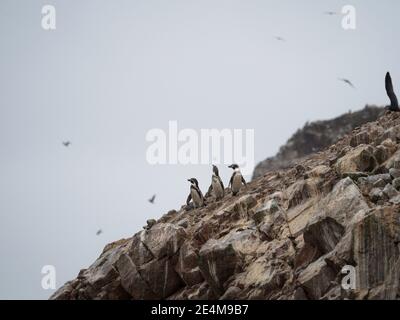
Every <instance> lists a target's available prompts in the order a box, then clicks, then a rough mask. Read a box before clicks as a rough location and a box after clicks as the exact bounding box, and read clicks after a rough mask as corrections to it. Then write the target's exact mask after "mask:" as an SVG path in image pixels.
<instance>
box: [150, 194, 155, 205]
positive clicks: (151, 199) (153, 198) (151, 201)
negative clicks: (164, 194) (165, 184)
mask: <svg viewBox="0 0 400 320" xmlns="http://www.w3.org/2000/svg"><path fill="white" fill-rule="evenodd" d="M154 200H156V195H155V194H153V196H152V197H151V198H150V199H149V202H150V203H152V204H154Z"/></svg>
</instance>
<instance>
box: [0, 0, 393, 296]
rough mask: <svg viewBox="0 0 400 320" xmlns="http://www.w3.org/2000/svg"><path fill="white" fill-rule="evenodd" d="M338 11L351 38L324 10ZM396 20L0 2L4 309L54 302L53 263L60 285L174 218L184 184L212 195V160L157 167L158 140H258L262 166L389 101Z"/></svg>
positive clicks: (309, 11) (234, 1) (313, 12)
mask: <svg viewBox="0 0 400 320" xmlns="http://www.w3.org/2000/svg"><path fill="white" fill-rule="evenodd" d="M44 5H52V6H54V8H55V9H56V29H55V30H45V29H43V27H42V18H43V14H42V7H43V6H44ZM344 5H353V6H354V8H355V9H356V18H357V20H356V29H354V30H353V29H351V30H345V29H343V28H342V23H341V20H342V18H343V17H342V16H340V15H333V16H328V15H325V14H323V13H324V12H325V11H337V12H340V11H341V8H342V7H343V6H344ZM399 12H400V2H399V1H397V0H382V1H375V0H354V1H348V2H347V1H336V0H327V1H317V0H302V1H298V0H279V1H272V0H246V1H244V0H241V1H238V0H201V1H200V0H169V1H163V0H146V1H144V0H141V1H138V0H113V1H105V0H80V1H61V0H58V1H55V0H46V1H42V0H24V1H23V0H2V1H1V2H0V39H1V41H0V86H1V91H0V150H1V151H0V262H1V263H0V299H47V298H48V297H49V296H50V295H51V294H52V293H53V292H54V290H51V289H50V290H48V289H44V288H43V287H42V284H41V282H42V279H43V276H44V275H43V274H42V272H41V271H42V268H43V266H46V265H51V266H54V268H55V270H56V285H57V288H58V287H60V286H61V285H62V284H64V283H65V282H66V281H68V280H71V279H73V278H75V277H76V276H77V274H78V272H79V270H80V269H82V268H87V267H88V266H89V265H90V264H91V263H92V262H94V260H95V259H96V258H97V257H98V256H99V255H100V253H101V251H102V249H103V248H104V246H105V245H106V244H107V243H109V242H112V241H115V240H118V239H121V238H128V237H130V236H132V235H133V234H134V233H136V232H137V231H140V230H141V229H142V226H143V225H145V223H146V220H147V219H152V218H159V217H161V216H162V215H163V214H165V213H166V212H168V211H169V210H171V209H179V208H180V207H181V206H182V205H183V204H184V202H185V201H186V197H187V195H188V193H189V183H188V182H187V179H188V178H191V177H196V178H198V180H199V181H200V187H201V188H202V189H203V190H204V191H206V190H207V188H208V185H209V184H210V181H211V163H210V164H189V165H183V164H181V163H180V164H165V165H160V164H156V165H153V164H151V163H149V161H148V158H147V156H146V154H147V151H148V148H149V145H150V143H149V141H147V140H146V135H147V134H148V132H149V131H151V130H152V129H155V128H160V129H162V130H164V132H166V133H168V126H169V122H170V121H176V123H177V126H178V130H182V129H185V128H189V129H192V130H195V132H200V130H202V129H219V130H222V129H224V128H227V129H230V130H233V129H242V130H245V129H252V130H254V158H255V162H256V163H257V162H258V161H261V160H263V159H265V158H266V157H268V156H272V155H274V154H275V153H276V152H277V151H278V149H279V147H280V146H281V145H282V144H284V143H285V142H286V141H287V139H288V138H289V137H290V136H291V135H292V134H293V133H294V132H295V131H296V130H297V129H298V128H300V127H302V126H303V125H304V124H305V123H306V122H307V121H314V120H323V119H330V118H333V117H336V116H338V115H340V114H342V113H345V112H348V111H349V110H357V109H361V108H363V107H364V106H365V105H366V104H377V105H385V104H388V100H387V97H386V95H385V91H384V76H385V73H386V71H389V70H390V71H391V74H392V77H393V80H394V85H395V86H397V88H398V90H399V92H400V61H399V59H400V58H399V57H400V54H399V53H400V52H399V51H400V50H399V49H400V47H399V45H400V44H399V41H397V39H398V34H397V32H396V30H398V20H399V19H398V15H399ZM277 36H279V37H282V38H284V39H285V40H286V41H278V40H276V38H275V37H277ZM338 78H348V79H350V80H351V81H352V82H353V83H354V85H355V87H356V88H355V89H353V88H351V87H349V86H347V85H346V84H345V83H343V82H340V81H339V80H338ZM66 140H69V141H71V145H70V146H69V147H68V148H67V147H64V146H63V145H62V141H66ZM220 174H221V176H222V178H223V180H224V181H225V184H227V182H228V181H229V177H230V174H231V171H230V169H229V168H227V167H226V166H225V165H221V166H220ZM246 179H250V176H247V177H246ZM154 193H156V194H157V197H156V201H155V204H154V205H152V204H150V203H149V202H148V201H147V199H148V198H150V197H151V196H152V195H153V194H154ZM98 229H102V230H103V233H102V234H101V235H99V236H96V231H97V230H98Z"/></svg>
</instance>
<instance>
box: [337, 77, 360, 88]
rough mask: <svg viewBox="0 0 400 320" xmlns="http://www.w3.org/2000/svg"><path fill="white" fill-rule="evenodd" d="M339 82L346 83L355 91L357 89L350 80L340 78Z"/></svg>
mask: <svg viewBox="0 0 400 320" xmlns="http://www.w3.org/2000/svg"><path fill="white" fill-rule="evenodd" d="M338 80H339V81H343V82H344V83H346V84H348V85H349V86H350V87H352V88H353V89H355V88H356V87H355V86H354V84H353V83H352V82H351V81H350V80H349V79H345V78H339V79H338Z"/></svg>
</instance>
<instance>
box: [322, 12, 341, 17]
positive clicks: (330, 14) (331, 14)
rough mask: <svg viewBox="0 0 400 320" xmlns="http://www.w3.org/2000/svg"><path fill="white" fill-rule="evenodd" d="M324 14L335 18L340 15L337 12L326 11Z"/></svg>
mask: <svg viewBox="0 0 400 320" xmlns="http://www.w3.org/2000/svg"><path fill="white" fill-rule="evenodd" d="M324 14H326V15H328V16H335V15H337V14H338V13H337V12H335V11H325V12H324Z"/></svg>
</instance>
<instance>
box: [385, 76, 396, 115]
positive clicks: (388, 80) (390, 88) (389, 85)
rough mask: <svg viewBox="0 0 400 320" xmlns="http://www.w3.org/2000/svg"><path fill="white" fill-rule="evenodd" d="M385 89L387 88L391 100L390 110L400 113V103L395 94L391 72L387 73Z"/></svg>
mask: <svg viewBox="0 0 400 320" xmlns="http://www.w3.org/2000/svg"><path fill="white" fill-rule="evenodd" d="M385 88H386V93H387V95H388V97H389V99H390V106H389V107H388V108H389V110H390V111H395V112H399V111H400V108H399V102H398V100H397V97H396V94H395V93H394V89H393V83H392V77H391V76H390V73H389V72H388V73H386V77H385Z"/></svg>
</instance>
